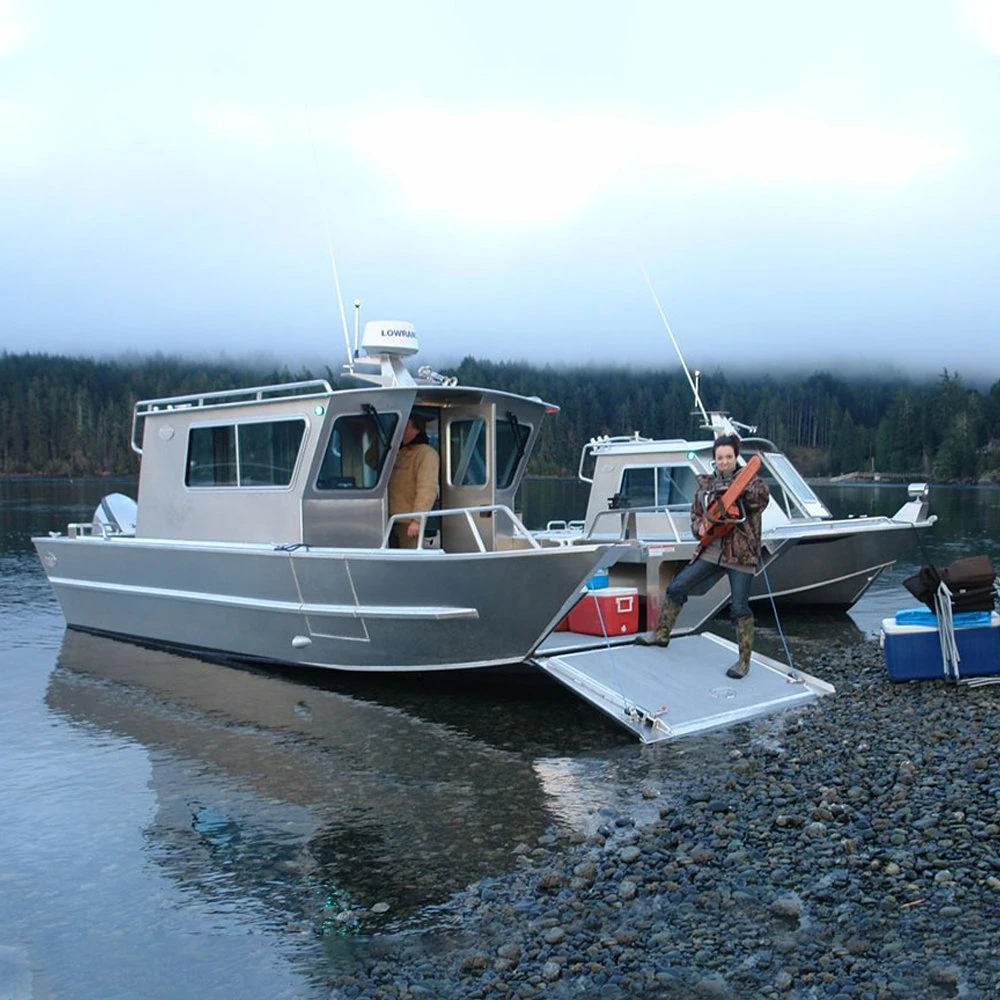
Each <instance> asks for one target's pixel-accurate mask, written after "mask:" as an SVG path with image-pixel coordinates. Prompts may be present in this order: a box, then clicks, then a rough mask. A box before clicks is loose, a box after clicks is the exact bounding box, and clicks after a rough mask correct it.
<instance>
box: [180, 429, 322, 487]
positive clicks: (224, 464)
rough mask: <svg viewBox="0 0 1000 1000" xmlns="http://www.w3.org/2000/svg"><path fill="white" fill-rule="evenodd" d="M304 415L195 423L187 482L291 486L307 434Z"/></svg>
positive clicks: (189, 451)
mask: <svg viewBox="0 0 1000 1000" xmlns="http://www.w3.org/2000/svg"><path fill="white" fill-rule="evenodd" d="M305 430H306V423H305V421H304V420H302V419H295V420H272V421H256V422H254V423H247V424H224V425H220V426H217V427H192V428H191V430H190V431H189V433H188V457H187V471H186V473H185V478H184V482H185V483H186V484H187V485H188V486H196V487H197V486H287V485H288V484H289V483H290V482H291V481H292V473H293V472H294V471H295V462H296V460H297V459H298V455H299V447H300V445H301V444H302V437H303V435H304V434H305Z"/></svg>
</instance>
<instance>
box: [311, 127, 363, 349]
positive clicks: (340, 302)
mask: <svg viewBox="0 0 1000 1000" xmlns="http://www.w3.org/2000/svg"><path fill="white" fill-rule="evenodd" d="M306 126H307V128H308V129H309V144H310V145H311V146H312V152H313V162H314V163H315V165H316V189H317V197H318V199H319V202H320V214H321V215H322V217H323V231H324V232H325V233H326V249H327V252H328V253H329V255H330V267H331V269H332V270H333V287H334V288H335V289H336V291H337V306H338V308H339V309H340V326H341V328H342V329H343V331H344V347H345V348H346V349H347V363H348V364H350V363H351V360H352V355H351V335H350V333H349V332H348V329H347V315H346V313H345V312H344V297H343V295H341V294H340V275H338V274H337V255H336V254H335V253H334V252H333V236H332V235H331V233H330V218H329V215H328V213H327V210H326V204H325V202H324V199H323V195H322V191H321V190H320V183H319V180H320V176H321V175H320V169H319V153H318V152H317V150H316V137H315V136H314V135H313V127H312V115H310V114H309V109H308V108H306Z"/></svg>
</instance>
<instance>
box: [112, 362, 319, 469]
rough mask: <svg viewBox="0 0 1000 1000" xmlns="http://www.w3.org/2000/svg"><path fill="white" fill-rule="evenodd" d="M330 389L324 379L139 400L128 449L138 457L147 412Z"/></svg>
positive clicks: (294, 396) (306, 395) (289, 396)
mask: <svg viewBox="0 0 1000 1000" xmlns="http://www.w3.org/2000/svg"><path fill="white" fill-rule="evenodd" d="M332 393H333V387H332V386H331V385H330V383H329V382H328V381H327V380H326V379H325V378H314V379H308V380H306V381H304V382H280V383H276V384H274V385H255V386H250V387H249V388H246V389H219V390H217V391H214V392H195V393H191V394H189V395H186V396H163V397H161V398H160V399H140V400H138V401H137V402H136V404H135V406H134V408H133V411H132V441H131V445H132V450H133V451H134V452H135V453H136V454H137V455H141V454H142V443H141V442H140V441H139V439H138V431H139V426H140V422H141V421H142V419H143V418H145V417H146V416H148V415H149V414H151V413H160V412H162V411H164V410H188V409H193V408H197V407H203V406H205V407H207V406H239V405H241V404H244V403H259V402H262V401H263V400H265V399H267V400H269V401H271V402H277V401H279V400H282V399H312V398H314V397H317V396H329V395H331V394H332Z"/></svg>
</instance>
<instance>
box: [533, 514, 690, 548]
mask: <svg viewBox="0 0 1000 1000" xmlns="http://www.w3.org/2000/svg"><path fill="white" fill-rule="evenodd" d="M690 510H691V508H690V505H689V504H676V505H673V506H656V505H649V506H644V507H609V508H608V509H607V510H601V511H598V512H597V514H596V515H595V517H594V520H593V521H592V522H591V525H590V527H589V528H588V527H587V525H586V522H584V521H549V522H548V523H547V524H546V526H545V530H544V531H540V532H535V535H536V537H541V538H545V539H548V540H550V541H563V540H565V542H566V543H569V542H570V541H573V540H580V539H583V540H586V541H588V542H589V541H603V540H606V539H608V538H610V537H613V538H615V539H616V540H617V541H619V542H627V541H630V540H633V539H635V540H648V539H649V538H650V537H651V536H650V534H649V532H648V531H647V532H645V533H643V534H640V532H639V523H638V518H639V515H640V514H642V515H644V516H646V517H658V518H662V519H663V528H664V529H665V530H663V531H658V532H657V533H656V536H655V537H656V540H657V541H664V542H675V543H681V542H690V541H691V540H692V537H693V536H692V535H691V533H690V531H689V530H687V524H688V521H689V518H690ZM678 514H679V515H681V518H680V520H681V523H680V524H678V518H677V517H676V516H675V515H678ZM609 521H610V522H611V524H610V525H609V524H608V522H609ZM598 526H600V530H599V527H598Z"/></svg>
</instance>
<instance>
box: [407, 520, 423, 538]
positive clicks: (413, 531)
mask: <svg viewBox="0 0 1000 1000" xmlns="http://www.w3.org/2000/svg"><path fill="white" fill-rule="evenodd" d="M419 534H420V522H419V521H410V523H409V524H408V525H407V526H406V537H407V538H416V537H417V535H419Z"/></svg>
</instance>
